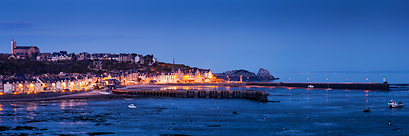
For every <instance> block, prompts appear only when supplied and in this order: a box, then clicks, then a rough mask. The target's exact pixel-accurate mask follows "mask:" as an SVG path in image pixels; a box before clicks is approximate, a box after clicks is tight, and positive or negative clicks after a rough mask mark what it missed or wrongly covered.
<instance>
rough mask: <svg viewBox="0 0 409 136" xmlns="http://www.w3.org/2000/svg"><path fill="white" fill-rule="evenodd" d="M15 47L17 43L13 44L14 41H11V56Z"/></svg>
mask: <svg viewBox="0 0 409 136" xmlns="http://www.w3.org/2000/svg"><path fill="white" fill-rule="evenodd" d="M16 46H17V43H16V42H14V39H11V52H10V53H11V54H14V53H15V52H14V49H15V48H16Z"/></svg>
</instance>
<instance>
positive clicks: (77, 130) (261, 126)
mask: <svg viewBox="0 0 409 136" xmlns="http://www.w3.org/2000/svg"><path fill="white" fill-rule="evenodd" d="M175 88H176V89H178V90H179V89H182V90H183V89H219V90H225V89H230V90H243V89H248V90H265V91H267V92H268V93H269V100H270V101H273V102H264V103H261V102H258V101H254V100H248V99H206V98H166V97H143V98H133V99H129V98H127V99H126V100H125V99H124V98H104V97H103V96H102V97H101V98H93V99H64V100H52V101H32V102H3V103H1V105H0V115H1V116H0V125H1V128H0V133H1V134H3V135H24V134H28V135H97V134H105V135H175V134H178V135H407V134H408V133H409V108H408V107H406V106H407V105H406V106H404V107H403V108H388V107H387V103H388V102H389V101H390V100H391V99H393V100H395V101H397V102H399V101H402V102H409V97H408V96H409V92H408V91H362V90H332V91H326V90H323V89H301V88H274V87H251V86H248V87H240V88H236V87H215V86H193V87H190V88H184V87H181V88H179V87H164V88H161V89H160V90H165V89H175ZM129 104H134V105H135V106H136V108H133V109H131V108H128V105H129ZM364 109H369V110H370V111H369V112H363V111H364Z"/></svg>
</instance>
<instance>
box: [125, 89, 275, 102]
mask: <svg viewBox="0 0 409 136" xmlns="http://www.w3.org/2000/svg"><path fill="white" fill-rule="evenodd" d="M120 91H123V90H120ZM127 95H138V96H160V97H179V98H219V99H221V98H231V99H233V98H244V99H251V100H257V101H260V102H267V101H268V99H267V95H268V94H267V91H256V90H234V91H233V90H231V91H230V90H187V91H186V90H166V91H154V90H130V91H128V93H127Z"/></svg>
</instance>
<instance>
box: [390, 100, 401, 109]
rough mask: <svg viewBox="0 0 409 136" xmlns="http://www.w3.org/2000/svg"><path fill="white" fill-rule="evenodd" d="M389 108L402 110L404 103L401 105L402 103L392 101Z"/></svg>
mask: <svg viewBox="0 0 409 136" xmlns="http://www.w3.org/2000/svg"><path fill="white" fill-rule="evenodd" d="M388 107H389V108H400V107H403V103H401V102H399V103H397V102H395V101H393V100H391V102H389V103H388Z"/></svg>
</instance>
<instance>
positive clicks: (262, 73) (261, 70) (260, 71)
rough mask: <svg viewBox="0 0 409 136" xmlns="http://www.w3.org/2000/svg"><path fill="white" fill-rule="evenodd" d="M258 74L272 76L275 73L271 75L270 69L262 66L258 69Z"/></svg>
mask: <svg viewBox="0 0 409 136" xmlns="http://www.w3.org/2000/svg"><path fill="white" fill-rule="evenodd" d="M257 76H260V77H270V76H273V75H271V74H270V72H268V70H266V69H264V68H260V69H259V70H258V73H257Z"/></svg>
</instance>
